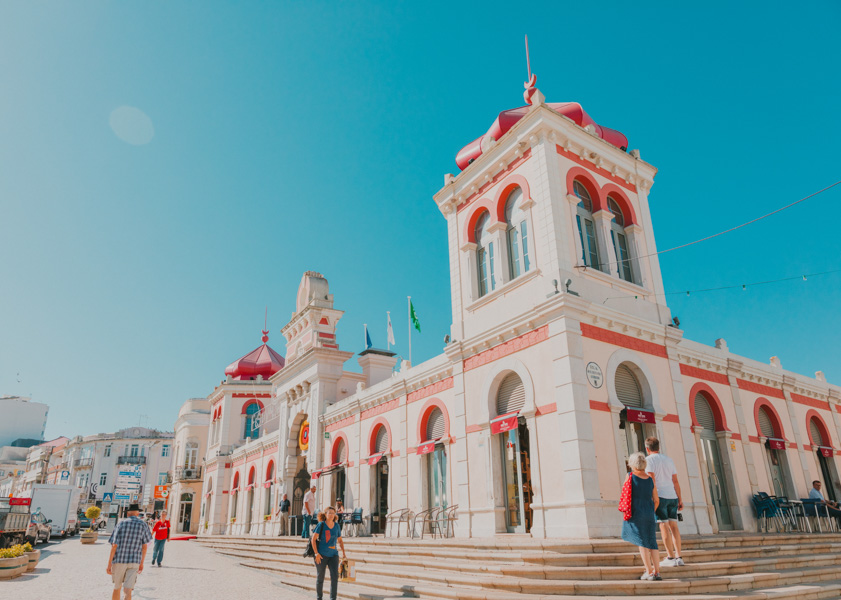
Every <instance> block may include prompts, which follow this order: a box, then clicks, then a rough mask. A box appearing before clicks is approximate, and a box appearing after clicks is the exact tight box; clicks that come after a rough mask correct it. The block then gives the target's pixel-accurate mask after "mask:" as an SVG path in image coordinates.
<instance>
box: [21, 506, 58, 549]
mask: <svg viewBox="0 0 841 600" xmlns="http://www.w3.org/2000/svg"><path fill="white" fill-rule="evenodd" d="M51 523H52V521H51V520H49V519H48V518H47V517H45V516H44V513H41V512H37V513H32V514H31V515H29V527H28V528H27V529H26V540H27V541H28V542H29V543H30V544H32V545H33V546H34V545H35V544H37V543H38V542H49V541H50V535H51V534H52V527H50V524H51Z"/></svg>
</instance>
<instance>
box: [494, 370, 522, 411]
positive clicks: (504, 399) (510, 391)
mask: <svg viewBox="0 0 841 600" xmlns="http://www.w3.org/2000/svg"><path fill="white" fill-rule="evenodd" d="M525 403H526V388H525V387H523V381H522V380H521V379H520V376H519V375H517V374H516V373H510V374H509V375H507V376H506V377H505V379H503V380H502V383H501V384H499V391H498V392H497V393H496V414H497V415H498V416H501V415H507V414H508V413H512V412H517V411H520V410H522V409H523V405H525Z"/></svg>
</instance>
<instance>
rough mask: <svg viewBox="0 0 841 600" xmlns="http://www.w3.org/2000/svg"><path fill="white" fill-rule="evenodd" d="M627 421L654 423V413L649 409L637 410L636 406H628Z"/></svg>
mask: <svg viewBox="0 0 841 600" xmlns="http://www.w3.org/2000/svg"><path fill="white" fill-rule="evenodd" d="M626 410H627V411H628V413H627V414H628V421H630V422H631V423H654V422H656V419H655V418H654V413H653V412H651V411H650V410H638V409H636V408H628V409H626Z"/></svg>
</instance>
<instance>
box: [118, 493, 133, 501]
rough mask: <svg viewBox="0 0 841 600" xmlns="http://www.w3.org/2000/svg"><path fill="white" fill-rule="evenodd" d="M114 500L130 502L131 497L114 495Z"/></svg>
mask: <svg viewBox="0 0 841 600" xmlns="http://www.w3.org/2000/svg"><path fill="white" fill-rule="evenodd" d="M114 498H115V499H116V500H128V499H129V498H130V496H129V495H128V494H114Z"/></svg>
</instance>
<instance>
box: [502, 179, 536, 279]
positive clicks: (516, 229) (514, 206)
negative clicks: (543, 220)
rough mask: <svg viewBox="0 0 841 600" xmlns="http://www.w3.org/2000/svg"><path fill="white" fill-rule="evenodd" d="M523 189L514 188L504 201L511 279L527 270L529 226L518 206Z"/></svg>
mask: <svg viewBox="0 0 841 600" xmlns="http://www.w3.org/2000/svg"><path fill="white" fill-rule="evenodd" d="M522 198H523V190H521V189H520V188H515V189H514V190H513V191H512V192H511V193H510V194H509V195H508V200H506V202H505V222H506V224H507V225H508V229H507V230H506V232H505V237H506V241H507V243H508V274H509V276H510V277H511V279H514V278H516V277H519V276H520V275H522V274H523V273H528V272H529V267H530V266H531V262H530V261H529V228H528V224H527V223H526V213H525V212H524V211H523V209H521V208H520V206H519V204H520V200H522Z"/></svg>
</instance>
